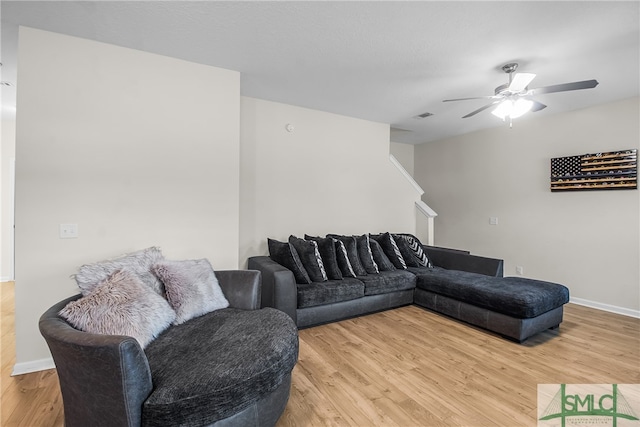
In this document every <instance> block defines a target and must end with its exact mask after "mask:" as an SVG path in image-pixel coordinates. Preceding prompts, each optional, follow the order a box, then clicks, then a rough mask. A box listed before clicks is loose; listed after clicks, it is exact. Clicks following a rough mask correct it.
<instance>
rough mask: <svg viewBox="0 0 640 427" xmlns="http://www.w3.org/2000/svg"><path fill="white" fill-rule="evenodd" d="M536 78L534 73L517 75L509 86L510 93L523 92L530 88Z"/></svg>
mask: <svg viewBox="0 0 640 427" xmlns="http://www.w3.org/2000/svg"><path fill="white" fill-rule="evenodd" d="M535 78H536V75H535V74H532V73H516V75H515V76H513V80H512V81H511V84H510V85H509V91H510V92H513V93H518V92H522V91H523V90H525V89H526V88H527V86H529V83H531V81H532V80H533V79H535Z"/></svg>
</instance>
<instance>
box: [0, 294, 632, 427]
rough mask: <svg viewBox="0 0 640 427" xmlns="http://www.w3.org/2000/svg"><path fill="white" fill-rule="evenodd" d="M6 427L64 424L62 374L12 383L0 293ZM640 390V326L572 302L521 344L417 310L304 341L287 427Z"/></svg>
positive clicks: (453, 414) (456, 419)
mask: <svg viewBox="0 0 640 427" xmlns="http://www.w3.org/2000/svg"><path fill="white" fill-rule="evenodd" d="M0 286H2V288H1V289H0V290H1V291H2V424H1V425H2V426H3V427H5V426H29V427H40V426H42V427H44V426H47V427H48V426H56V427H57V426H62V425H63V413H62V402H61V398H60V391H59V385H58V382H57V376H56V375H55V371H53V370H50V371H44V372H41V373H35V374H28V375H22V376H19V377H10V373H11V369H12V366H13V364H14V361H15V358H14V356H13V352H14V339H13V287H12V286H11V285H9V286H8V285H7V284H2V285H0ZM548 383H552V384H559V383H566V384H585V383H605V384H611V383H617V384H628V383H633V384H637V383H640V319H635V318H630V317H625V316H620V315H615V314H612V313H607V312H604V311H599V310H594V309H590V308H586V307H582V306H578V305H574V304H568V305H567V306H566V307H565V318H564V322H563V323H562V325H561V326H560V329H559V330H555V331H547V332H544V333H542V334H539V335H537V336H535V337H533V338H531V339H529V340H528V341H527V342H525V343H524V344H522V345H521V344H516V343H513V342H510V341H507V340H505V339H502V338H500V337H497V336H495V335H493V334H490V333H487V332H484V331H482V330H479V329H476V328H474V327H471V326H469V325H466V324H463V323H460V322H457V321H455V320H452V319H449V318H446V317H443V316H440V315H438V314H435V313H431V312H429V311H426V310H423V309H421V308H419V307H416V306H408V307H403V308H399V309H395V310H390V311H385V312H382V313H377V314H373V315H368V316H362V317H359V318H356V319H351V320H346V321H343V322H338V323H332V324H329V325H324V326H319V327H315V328H309V329H305V330H302V331H300V358H299V362H298V364H297V365H296V367H295V369H294V374H293V384H292V389H291V397H290V399H289V403H288V405H287V409H286V410H285V412H284V414H283V416H282V417H281V418H280V421H279V422H278V427H283V426H317V425H330V426H407V427H408V426H535V425H536V418H537V385H538V384H548Z"/></svg>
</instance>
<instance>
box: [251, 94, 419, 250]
mask: <svg viewBox="0 0 640 427" xmlns="http://www.w3.org/2000/svg"><path fill="white" fill-rule="evenodd" d="M241 111H242V113H241V131H240V141H241V142H240V145H241V202H240V206H241V209H240V212H241V220H240V221H241V226H240V246H241V249H240V259H241V260H246V259H247V258H248V257H250V256H255V255H265V254H267V253H268V250H267V238H268V237H270V238H273V239H279V240H281V239H282V240H286V239H287V238H288V237H289V235H291V234H293V235H297V236H303V235H304V234H305V233H306V234H311V235H325V234H327V233H341V234H361V233H368V232H380V231H397V232H400V231H403V230H404V231H407V232H414V230H415V215H416V214H415V211H416V209H415V206H414V204H415V201H416V200H419V195H418V194H417V192H416V191H415V190H414V188H413V187H412V186H411V184H409V182H408V181H407V180H406V178H404V176H403V175H402V174H401V173H400V172H399V171H398V170H397V168H396V167H395V166H394V165H393V164H392V163H391V162H390V160H389V125H387V124H382V123H374V122H369V121H365V120H360V119H354V118H350V117H345V116H340V115H336V114H330V113H325V112H321V111H316V110H310V109H306V108H301V107H294V106H291V105H285V104H279V103H275V102H269V101H263V100H259V99H254V98H248V97H242V100H241ZM287 124H291V125H292V126H293V130H292V132H288V131H287V129H286V128H285V127H286V125H287Z"/></svg>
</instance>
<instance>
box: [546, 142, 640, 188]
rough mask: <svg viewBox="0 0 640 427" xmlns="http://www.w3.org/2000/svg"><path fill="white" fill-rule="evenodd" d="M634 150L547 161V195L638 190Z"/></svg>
mask: <svg viewBox="0 0 640 427" xmlns="http://www.w3.org/2000/svg"><path fill="white" fill-rule="evenodd" d="M637 159H638V150H637V149H629V150H620V151H610V152H608V153H595V154H583V155H581V156H569V157H555V158H552V159H551V191H578V190H580V191H582V190H633V189H637V188H638V160H637Z"/></svg>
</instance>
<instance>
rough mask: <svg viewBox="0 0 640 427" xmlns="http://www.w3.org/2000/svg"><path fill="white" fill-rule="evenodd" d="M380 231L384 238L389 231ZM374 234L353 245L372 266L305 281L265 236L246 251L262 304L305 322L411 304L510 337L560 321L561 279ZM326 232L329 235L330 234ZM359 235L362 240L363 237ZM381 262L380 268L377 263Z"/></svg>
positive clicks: (406, 236) (401, 237)
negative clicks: (261, 251)
mask: <svg viewBox="0 0 640 427" xmlns="http://www.w3.org/2000/svg"><path fill="white" fill-rule="evenodd" d="M385 235H387V240H388V235H389V233H385ZM380 236H383V235H370V239H369V240H368V241H370V242H374V240H376V239H379V240H378V241H376V242H375V243H371V251H370V252H369V253H367V252H366V251H365V250H361V251H359V252H358V254H359V257H360V258H367V262H368V261H369V259H368V258H369V257H370V255H373V256H371V258H372V259H374V260H375V259H376V258H378V260H379V262H378V263H377V264H378V265H379V267H378V271H377V272H374V271H370V272H366V273H365V274H356V276H355V277H343V278H342V279H337V278H334V279H330V278H329V277H327V278H326V279H325V280H320V281H314V280H310V281H309V280H307V283H300V282H301V281H303V282H304V278H301V277H299V276H300V274H299V272H296V273H294V271H292V270H295V269H296V268H297V267H296V265H292V264H291V263H292V262H294V261H295V259H294V260H293V261H291V260H290V259H283V258H282V257H281V256H280V255H281V254H278V253H277V250H276V246H275V244H274V245H272V242H273V241H271V240H270V242H269V243H270V250H271V251H270V254H271V256H256V257H251V258H249V265H248V267H249V268H250V269H253V270H259V271H261V272H262V284H263V291H262V306H264V307H275V308H277V309H280V310H282V311H284V312H285V313H287V314H288V315H289V316H291V318H292V319H293V320H294V321H295V322H296V325H297V326H298V328H306V327H310V326H315V325H320V324H323V323H328V322H333V321H337V320H342V319H346V318H350V317H354V316H359V315H363V314H367V313H372V312H376V311H381V310H386V309H391V308H395V307H400V306H403V305H408V304H416V305H419V306H421V307H424V308H427V309H429V310H433V311H436V312H438V313H442V314H445V315H447V316H450V317H453V318H455V319H459V320H462V321H464V322H467V323H470V324H472V325H475V326H479V327H481V328H484V329H486V330H489V331H492V332H495V333H498V334H500V335H502V336H504V337H507V338H509V339H512V340H515V341H517V342H522V341H524V340H526V339H527V338H528V337H530V336H532V335H534V334H536V333H538V332H541V331H543V330H545V329H549V328H555V327H558V326H559V324H560V323H561V322H562V313H563V305H564V304H565V303H567V302H568V301H569V290H568V289H567V288H566V287H565V286H562V285H559V284H556V283H550V282H543V281H539V280H532V279H525V278H520V277H503V261H502V260H500V259H493V258H486V257H480V256H475V255H471V254H470V253H469V252H466V251H460V250H452V249H447V248H438V247H430V246H425V245H422V244H421V243H420V244H419V247H414V248H413V249H415V250H416V252H415V253H411V252H408V247H407V245H405V244H404V243H403V241H404V240H405V239H406V240H407V241H408V242H419V241H418V239H417V238H415V236H412V235H410V234H393V235H391V236H392V237H393V240H394V241H395V243H397V244H398V245H399V246H400V248H398V247H394V248H393V251H392V249H391V248H390V247H386V248H385V247H383V246H384V245H383V244H378V243H379V242H382V241H383V239H382V238H380ZM343 237H345V236H343ZM346 237H354V238H358V237H363V236H346ZM328 238H331V239H333V241H334V242H336V235H330V236H328ZM292 239H293V240H292ZM310 239H316V240H317V241H318V242H320V240H322V238H311V237H309V236H307V240H310ZM360 240H361V243H362V245H363V246H365V244H364V242H366V241H367V239H364V238H362V239H360ZM292 241H293V242H297V245H298V248H300V245H301V243H300V239H297V238H295V237H294V236H291V237H290V242H289V245H288V246H285V245H286V243H284V242H278V244H279V245H280V246H279V249H281V250H282V251H285V252H286V251H287V248H289V250H292V251H293V252H296V251H295V246H294V245H293V244H291V242H292ZM336 243H337V242H336ZM405 243H406V242H405ZM403 245H404V247H403ZM318 246H319V245H318ZM374 248H376V249H377V250H378V252H380V249H383V250H382V252H383V254H384V255H386V256H385V258H386V260H384V259H381V258H380V254H379V253H378V254H377V257H376V256H375V255H376V249H374ZM400 249H401V250H400ZM305 251H306V250H305V249H304V248H303V249H302V250H299V251H298V252H300V255H298V263H297V265H298V266H300V265H302V262H301V261H303V260H305V256H304V253H305ZM318 252H319V251H318ZM336 252H339V251H338V250H336ZM351 252H352V253H351V255H352V258H353V251H351ZM371 253H373V254H371ZM401 253H402V254H403V255H404V258H406V260H405V265H402V264H401V263H399V262H398V258H397V257H398V256H399V255H401ZM416 254H418V255H419V256H416ZM318 255H319V253H316V257H318V258H321V259H322V260H323V261H324V264H332V263H333V262H332V261H330V262H328V263H327V261H326V259H325V258H326V257H327V256H326V254H325V256H324V257H322V256H318ZM394 256H395V257H396V258H394ZM420 257H422V259H420ZM274 258H275V259H277V260H278V261H279V262H276V260H274ZM294 258H295V256H294ZM410 258H412V259H410ZM309 259H311V257H307V258H306V260H307V261H308V260H309ZM387 261H391V262H390V263H387ZM374 263H375V261H374ZM283 264H285V265H283ZM338 264H339V263H338ZM363 264H364V263H363ZM391 264H396V265H397V266H395V265H393V266H392V265H391ZM423 264H426V265H423ZM382 265H385V266H386V269H383V268H381V267H380V266H382ZM329 268H330V266H329ZM327 270H328V268H327ZM363 271H364V270H362V271H360V273H362V272H363Z"/></svg>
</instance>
